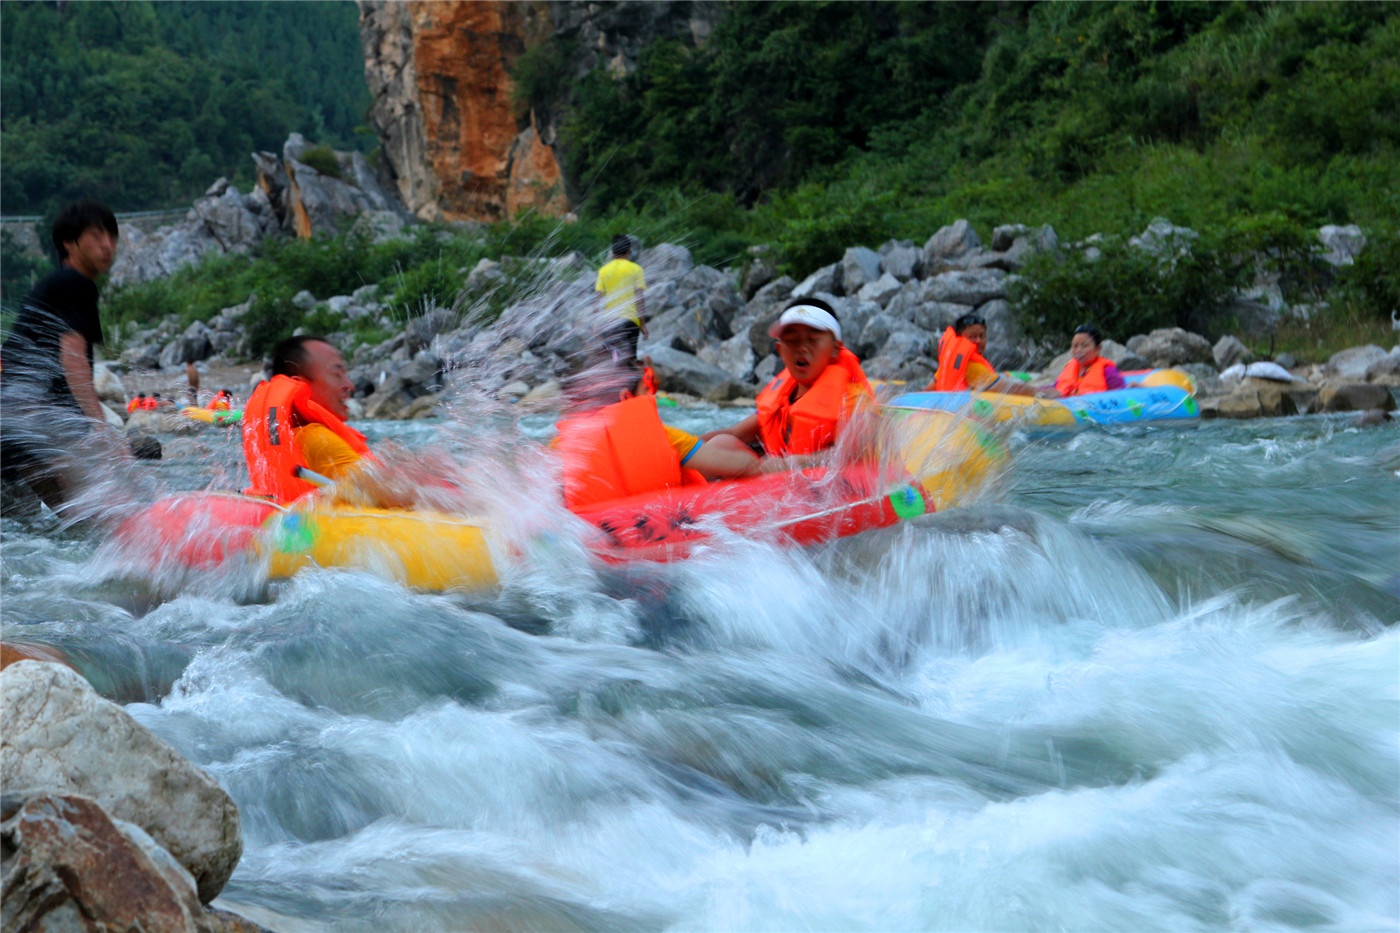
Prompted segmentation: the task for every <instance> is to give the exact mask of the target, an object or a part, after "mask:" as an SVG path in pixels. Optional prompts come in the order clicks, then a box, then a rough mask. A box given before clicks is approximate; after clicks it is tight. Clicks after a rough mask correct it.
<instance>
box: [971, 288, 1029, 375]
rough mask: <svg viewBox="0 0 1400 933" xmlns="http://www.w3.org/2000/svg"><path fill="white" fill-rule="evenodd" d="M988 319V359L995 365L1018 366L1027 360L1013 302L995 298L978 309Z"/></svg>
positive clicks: (1022, 335)
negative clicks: (1012, 305)
mask: <svg viewBox="0 0 1400 933" xmlns="http://www.w3.org/2000/svg"><path fill="white" fill-rule="evenodd" d="M977 313H978V314H980V315H982V317H983V318H984V319H986V321H987V359H988V360H990V361H991V362H992V363H993V364H994V365H997V366H999V367H1005V368H1013V369H1014V368H1018V367H1020V366H1022V365H1023V364H1024V363H1025V361H1026V355H1027V354H1026V351H1025V350H1023V349H1022V347H1021V342H1022V341H1023V340H1024V339H1025V335H1024V333H1023V332H1022V331H1021V324H1020V322H1019V321H1018V320H1017V319H1016V313H1015V312H1014V311H1013V310H1012V309H1011V303H1010V302H1008V301H1006V300H1005V299H1003V298H995V299H993V300H991V301H989V302H987V303H986V304H984V305H982V306H980V307H979V308H978V309H977Z"/></svg>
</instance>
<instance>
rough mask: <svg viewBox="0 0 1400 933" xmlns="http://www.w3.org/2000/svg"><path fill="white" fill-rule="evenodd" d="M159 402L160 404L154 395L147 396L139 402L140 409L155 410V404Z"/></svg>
mask: <svg viewBox="0 0 1400 933" xmlns="http://www.w3.org/2000/svg"><path fill="white" fill-rule="evenodd" d="M159 404H160V403H159V402H158V401H156V397H155V396H154V395H152V396H150V397H148V398H147V399H146V400H145V401H144V402H142V403H141V409H142V410H143V411H155V410H156V406H157V405H159Z"/></svg>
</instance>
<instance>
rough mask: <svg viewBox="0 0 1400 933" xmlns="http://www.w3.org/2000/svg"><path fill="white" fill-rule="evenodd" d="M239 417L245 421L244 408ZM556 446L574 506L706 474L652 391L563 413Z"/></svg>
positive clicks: (567, 499) (568, 500)
mask: <svg viewBox="0 0 1400 933" xmlns="http://www.w3.org/2000/svg"><path fill="white" fill-rule="evenodd" d="M243 418H244V421H245V422H246V421H247V418H248V415H247V413H246V411H245V413H244V415H243ZM555 450H556V451H558V453H559V456H560V459H561V460H562V465H563V473H564V505H565V506H567V507H568V508H570V509H572V510H574V511H578V510H579V509H581V508H584V507H585V506H589V505H593V504H594V503H597V502H606V501H608V500H610V499H621V498H623V497H624V496H635V495H637V494H639V493H643V492H651V491H653V490H661V489H670V488H672V487H675V486H682V485H685V484H686V483H703V482H705V477H703V476H701V475H700V474H699V473H697V472H696V471H694V470H687V469H685V468H684V467H682V466H681V458H680V455H679V454H677V453H676V449H675V448H674V447H672V446H671V441H670V439H669V438H668V437H667V436H666V429H665V427H664V426H663V425H662V423H661V416H660V415H658V414H657V413H656V399H655V398H653V397H652V396H650V395H638V396H635V397H633V398H629V399H626V400H625V401H621V402H615V403H613V404H612V405H607V406H604V407H603V408H600V409H598V410H597V411H593V412H589V413H588V414H586V415H575V416H573V417H569V418H565V419H563V420H562V421H560V422H559V440H558V441H557V442H555Z"/></svg>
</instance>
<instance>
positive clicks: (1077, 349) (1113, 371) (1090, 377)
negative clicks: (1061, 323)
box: [1055, 324, 1126, 398]
mask: <svg viewBox="0 0 1400 933" xmlns="http://www.w3.org/2000/svg"><path fill="white" fill-rule="evenodd" d="M1102 345H1103V335H1102V334H1100V333H1099V329H1098V328H1097V327H1095V326H1094V325H1093V324H1080V325H1079V326H1078V327H1076V328H1075V329H1074V337H1073V338H1072V339H1071V340H1070V343H1069V352H1070V354H1071V355H1072V356H1073V357H1074V358H1073V359H1071V360H1070V361H1069V362H1068V363H1066V364H1065V368H1064V369H1062V370H1060V375H1059V378H1057V379H1056V380H1055V392H1056V393H1058V394H1059V395H1060V397H1061V398H1068V397H1069V396H1071V395H1089V394H1091V393H1094V392H1108V391H1109V390H1111V389H1121V388H1123V386H1124V385H1126V383H1125V382H1124V381H1123V376H1122V374H1121V373H1119V372H1118V367H1117V366H1114V365H1113V364H1112V363H1110V362H1109V361H1108V360H1106V359H1104V358H1103V357H1102V356H1099V347H1100V346H1102Z"/></svg>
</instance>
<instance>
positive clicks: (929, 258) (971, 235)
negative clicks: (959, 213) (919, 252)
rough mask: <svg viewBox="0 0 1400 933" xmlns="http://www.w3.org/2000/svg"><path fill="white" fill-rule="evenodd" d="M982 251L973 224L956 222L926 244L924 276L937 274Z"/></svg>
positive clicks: (942, 229)
mask: <svg viewBox="0 0 1400 933" xmlns="http://www.w3.org/2000/svg"><path fill="white" fill-rule="evenodd" d="M981 249H982V240H981V239H980V238H979V237H978V236H977V231H976V230H974V229H972V224H971V223H969V222H968V221H966V220H957V221H954V222H953V223H951V224H949V225H948V226H946V227H942V228H940V229H939V230H938V232H937V233H935V234H934V235H933V236H931V237H929V238H928V241H927V242H925V243H924V249H923V268H924V274H925V275H932V274H935V273H936V272H938V271H940V269H941V267H942V266H944V265H945V264H948V263H949V262H951V261H954V260H959V259H963V258H964V257H966V256H967V255H969V254H970V253H974V252H978V251H980V250H981Z"/></svg>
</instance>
